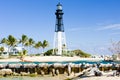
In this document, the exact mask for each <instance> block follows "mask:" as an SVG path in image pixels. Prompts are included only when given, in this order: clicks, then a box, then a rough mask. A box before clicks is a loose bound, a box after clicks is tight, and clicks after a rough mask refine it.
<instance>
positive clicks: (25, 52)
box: [19, 50, 28, 59]
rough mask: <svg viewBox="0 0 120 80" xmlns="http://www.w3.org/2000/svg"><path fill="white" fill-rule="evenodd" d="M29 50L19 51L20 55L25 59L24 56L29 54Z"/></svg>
mask: <svg viewBox="0 0 120 80" xmlns="http://www.w3.org/2000/svg"><path fill="white" fill-rule="evenodd" d="M27 53H28V52H27V50H23V51H22V52H19V56H21V57H20V58H21V59H23V57H24V56H26V55H27Z"/></svg>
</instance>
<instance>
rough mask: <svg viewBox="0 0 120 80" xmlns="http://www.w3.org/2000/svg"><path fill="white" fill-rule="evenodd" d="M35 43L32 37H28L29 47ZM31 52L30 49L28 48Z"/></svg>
mask: <svg viewBox="0 0 120 80" xmlns="http://www.w3.org/2000/svg"><path fill="white" fill-rule="evenodd" d="M34 43H35V41H34V40H33V39H32V38H29V40H28V46H29V47H30V48H31V47H32V46H33V44H34ZM30 52H31V49H30Z"/></svg>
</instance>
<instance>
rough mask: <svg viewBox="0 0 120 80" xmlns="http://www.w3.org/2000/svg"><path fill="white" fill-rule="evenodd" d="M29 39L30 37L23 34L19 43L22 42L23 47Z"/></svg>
mask: <svg viewBox="0 0 120 80" xmlns="http://www.w3.org/2000/svg"><path fill="white" fill-rule="evenodd" d="M27 41H28V37H27V36H26V35H24V34H23V35H22V37H21V39H20V41H19V43H22V47H24V46H25V44H26V42H27Z"/></svg>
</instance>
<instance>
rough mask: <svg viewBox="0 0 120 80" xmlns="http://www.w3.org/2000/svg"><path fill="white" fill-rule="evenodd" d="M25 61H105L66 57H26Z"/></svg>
mask: <svg viewBox="0 0 120 80" xmlns="http://www.w3.org/2000/svg"><path fill="white" fill-rule="evenodd" d="M23 60H24V61H31V62H34V61H37V62H48V61H51V62H52V61H53V62H54V61H56V62H62V61H80V60H89V61H99V60H103V58H80V57H65V56H32V57H30V56H26V57H24V59H23Z"/></svg>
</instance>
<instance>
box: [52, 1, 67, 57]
mask: <svg viewBox="0 0 120 80" xmlns="http://www.w3.org/2000/svg"><path fill="white" fill-rule="evenodd" d="M63 14H64V13H63V12H62V5H61V4H60V3H58V4H57V10H56V12H55V15H56V24H55V34H54V44H53V54H54V55H59V56H61V55H62V54H63V53H65V52H67V46H66V39H65V30H64V25H63Z"/></svg>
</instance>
